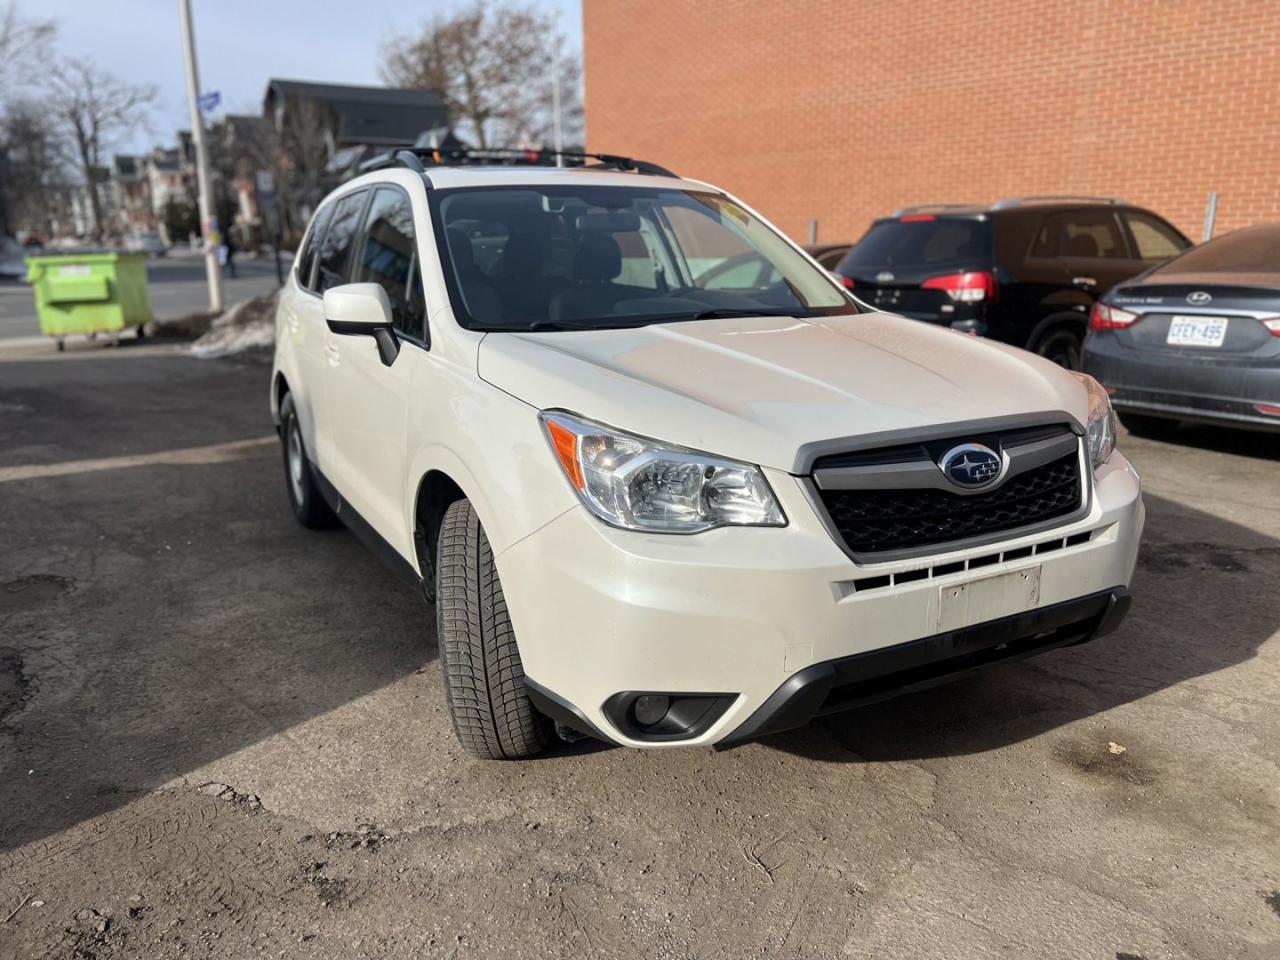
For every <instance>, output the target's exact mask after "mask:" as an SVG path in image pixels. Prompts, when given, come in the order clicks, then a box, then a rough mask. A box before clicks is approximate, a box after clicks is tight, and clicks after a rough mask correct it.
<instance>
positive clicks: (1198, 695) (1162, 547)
mask: <svg viewBox="0 0 1280 960" xmlns="http://www.w3.org/2000/svg"><path fill="white" fill-rule="evenodd" d="M268 376H269V364H268V362H267V360H266V358H265V357H263V356H261V355H243V356H241V357H239V358H233V359H226V360H214V361H200V360H194V359H191V358H189V357H187V356H185V355H183V354H182V353H181V352H180V350H179V348H177V347H176V346H172V345H164V344H142V345H132V344H129V345H125V346H122V347H120V348H119V349H116V350H104V349H102V348H98V347H93V348H77V349H71V350H69V352H68V353H67V354H65V355H63V356H60V357H55V356H54V355H53V354H52V353H51V352H49V351H47V350H44V349H43V347H41V348H36V347H24V348H10V349H8V350H6V351H4V352H0V507H2V509H0V545H2V546H3V549H0V921H4V918H5V917H6V916H8V915H9V913H10V911H11V910H14V909H15V908H18V909H17V912H16V913H15V914H14V915H13V916H12V919H10V920H9V921H7V922H0V957H3V958H9V957H33V958H34V957H41V958H43V957H50V958H67V960H70V958H79V960H86V958H90V957H92V958H99V960H105V958H115V957H147V958H163V957H257V956H263V957H298V958H304V957H305V958H328V957H334V958H338V957H344V958H345V957H370V958H374V957H377V958H382V957H414V958H437V957H438V958H441V960H449V958H457V960H462V958H466V957H513V958H514V957H521V958H542V957H575V958H579V957H587V958H594V957H600V958H613V957H660V958H671V960H680V958H726V960H727V958H740V957H746V956H753V957H787V958H796V957H847V958H867V960H871V958H875V960H881V958H886V957H894V958H895V960H911V958H922V960H923V958H929V960H940V958H987V957H1009V958H1028V957H1035V958H1055V960H1056V958H1062V960H1082V958H1099V960H1113V958H1114V960H1135V958H1141V960H1163V958H1179V960H1181V958H1204V960H1224V958H1232V960H1234V958H1242V960H1254V958H1256V960H1274V958H1275V957H1277V956H1280V768H1278V765H1277V758H1278V755H1280V748H1278V746H1277V744H1280V709H1278V708H1280V632H1278V631H1280V591H1277V590H1276V584H1277V582H1280V496H1277V494H1280V438H1276V437H1265V436H1261V435H1257V434H1239V433H1231V432H1221V431H1213V430H1207V429H1199V428H1197V429H1194V430H1184V431H1183V432H1182V434H1181V435H1180V436H1179V437H1178V438H1177V441H1176V442H1173V443H1155V442H1149V441H1141V440H1137V439H1134V438H1130V437H1127V436H1122V438H1121V443H1122V445H1123V448H1124V450H1125V451H1126V453H1127V454H1128V455H1129V456H1130V458H1131V459H1132V460H1133V461H1134V462H1135V463H1136V464H1137V466H1138V468H1139V469H1140V470H1141V471H1142V472H1143V476H1144V480H1145V483H1146V488H1147V504H1148V511H1149V512H1148V527H1147V533H1146V538H1145V541H1146V542H1145V544H1144V550H1143V554H1142V558H1141V560H1140V564H1139V569H1138V572H1137V576H1136V579H1135V583H1134V586H1133V591H1134V596H1135V605H1134V609H1133V612H1132V614H1131V616H1130V618H1129V620H1128V621H1127V622H1126V623H1125V624H1124V626H1123V627H1122V628H1121V629H1120V630H1119V631H1118V632H1117V633H1115V634H1113V635H1111V636H1109V637H1106V638H1104V639H1102V640H1100V641H1098V642H1097V643H1096V644H1092V645H1088V646H1084V647H1078V648H1075V649H1067V650H1061V651H1055V652H1052V653H1050V654H1047V655H1045V656H1042V657H1039V658H1036V659H1033V660H1030V661H1027V662H1024V663H1021V664H1015V665H1009V666H1005V667H1002V668H998V669H996V670H993V671H989V672H987V673H986V674H984V675H981V676H978V677H976V678H972V679H969V680H966V681H963V682H960V683H956V684H953V685H950V686H947V687H942V688H939V689H937V690H933V691H928V692H925V693H922V694H917V695H913V696H910V697H904V698H901V699H898V700H895V701H891V702H888V703H884V704H879V705H875V706H872V707H868V708H864V709H862V710H860V711H857V712H854V713H850V714H846V715H843V716H839V717H835V718H830V719H828V720H825V721H821V722H819V723H817V724H815V725H813V726H811V727H809V728H807V729H804V730H800V731H796V732H793V733H789V734H785V735H781V736H775V737H772V738H770V739H768V740H766V741H764V742H762V743H754V744H749V745H746V746H743V747H740V748H737V749H733V750H729V751H725V752H721V753H716V752H712V751H708V750H691V751H667V752H657V753H642V752H631V751H626V750H621V749H606V748H603V747H600V746H598V745H593V744H590V743H584V744H576V745H573V746H571V747H565V748H563V749H560V750H558V751H557V752H555V753H553V754H551V755H550V756H548V757H547V758H545V759H541V760H538V761H534V762H527V763H521V764H513V763H481V762H478V761H473V760H470V759H467V758H465V757H464V756H463V755H462V754H461V753H460V751H459V749H458V748H457V746H456V744H455V743H454V740H453V735H452V732H451V730H450V728H449V723H448V719H447V716H446V714H445V709H444V700H443V695H442V692H441V689H440V683H439V677H438V670H439V666H438V662H437V658H436V650H435V640H434V627H433V623H432V618H431V616H430V611H429V608H427V607H426V605H425V603H424V602H423V601H422V599H421V598H419V597H418V596H416V595H415V594H414V593H413V592H412V591H410V590H408V589H406V588H405V587H403V586H401V585H400V584H399V583H398V582H397V581H396V580H395V579H394V578H393V577H392V576H391V575H390V574H388V573H387V572H386V571H384V570H383V568H382V567H380V565H379V564H378V561H377V560H376V559H375V558H374V557H373V556H372V555H370V554H369V553H368V552H367V551H365V550H364V549H363V548H362V547H361V546H360V545H359V544H358V543H357V542H356V541H355V540H354V538H353V537H351V536H350V535H349V534H347V533H346V532H345V531H341V530H339V531H333V532H324V533H314V532H309V531H305V530H303V529H301V528H300V527H298V526H297V525H296V524H295V523H294V521H293V519H292V517H291V516H290V514H289V510H288V505H287V501H286V498H285V490H284V483H283V478H282V475H281V468H280V463H279V455H278V452H277V449H276V448H275V446H274V445H272V444H270V443H252V442H250V443H244V442H242V441H254V440H258V439H260V438H263V437H267V436H269V435H270V433H271V423H270V418H269V414H268V411H267V403H266V394H267V381H268ZM193 451H196V452H195V453H193ZM210 451H213V452H210ZM17 467H22V468H23V469H22V470H14V469H12V468H17ZM34 467H47V468H48V469H31V468H34ZM55 468H56V469H55ZM1113 744H1114V745H1116V747H1123V750H1117V749H1116V748H1115V747H1112V745H1113Z"/></svg>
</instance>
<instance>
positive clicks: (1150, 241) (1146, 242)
mask: <svg viewBox="0 0 1280 960" xmlns="http://www.w3.org/2000/svg"><path fill="white" fill-rule="evenodd" d="M1124 219H1125V222H1126V223H1127V224H1128V225H1129V233H1131V234H1132V235H1133V242H1134V245H1135V246H1136V247H1137V248H1138V257H1139V258H1140V259H1142V260H1152V261H1159V260H1168V259H1169V258H1170V257H1172V256H1176V255H1177V254H1179V253H1181V252H1182V251H1183V250H1185V249H1186V248H1187V242H1186V241H1185V240H1184V239H1183V238H1182V237H1181V236H1180V235H1179V234H1178V232H1177V231H1176V230H1174V229H1173V227H1171V226H1169V225H1168V224H1167V223H1165V222H1164V221H1162V220H1157V219H1156V218H1155V217H1149V216H1147V215H1146V214H1143V213H1126V214H1125V215H1124Z"/></svg>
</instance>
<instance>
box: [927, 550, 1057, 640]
mask: <svg viewBox="0 0 1280 960" xmlns="http://www.w3.org/2000/svg"><path fill="white" fill-rule="evenodd" d="M1039 602H1040V567H1039V566H1034V567H1024V568H1023V569H1021V570H1015V571H1013V572H1012V573H1002V574H998V575H997V576H994V577H985V578H983V579H982V580H970V581H969V582H968V583H957V584H955V585H953V586H948V587H941V588H939V590H938V632H939V633H944V632H946V631H948V630H959V629H960V628H962V627H970V626H973V625H974V624H975V623H984V622H986V621H987V620H996V619H998V618H999V617H1007V616H1010V615H1012V614H1015V613H1022V612H1023V611H1024V610H1030V609H1032V608H1033V607H1035V606H1036V605H1037V604H1038V603H1039Z"/></svg>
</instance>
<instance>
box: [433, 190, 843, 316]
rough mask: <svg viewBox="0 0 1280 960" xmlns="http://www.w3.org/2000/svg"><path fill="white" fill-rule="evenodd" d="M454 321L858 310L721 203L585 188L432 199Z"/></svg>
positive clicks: (768, 233) (741, 213) (782, 245)
mask: <svg viewBox="0 0 1280 960" xmlns="http://www.w3.org/2000/svg"><path fill="white" fill-rule="evenodd" d="M431 203H432V212H433V214H434V220H435V227H436V239H437V243H438V244H439V247H440V249H441V262H442V266H443V267H444V272H445V279H446V281H447V283H448V285H449V292H450V296H451V298H452V300H453V305H454V312H455V314H456V316H457V318H458V322H459V323H461V324H462V325H463V326H465V327H469V328H471V329H476V330H531V329H535V330H536V329H545V330H551V329H600V328H607V327H624V326H635V325H639V324H644V323H657V322H664V321H672V322H674V321H678V320H693V319H706V318H710V317H716V316H744V315H745V316H750V315H757V314H765V315H772V314H777V315H779V316H782V315H785V316H810V315H816V314H820V313H822V314H834V313H848V312H851V311H853V310H854V309H855V308H854V307H853V305H852V303H851V302H850V301H849V299H848V298H847V297H846V296H845V295H844V293H843V292H842V291H841V290H840V289H839V288H838V287H836V285H835V284H834V283H833V282H832V281H831V279H830V278H829V277H828V276H827V275H826V274H825V273H824V272H823V271H821V270H819V269H817V268H816V267H814V266H813V264H812V263H810V262H809V261H808V260H807V259H806V258H805V257H804V256H802V255H801V254H800V253H798V252H796V250H795V249H793V248H792V247H791V245H790V244H788V243H787V242H786V241H785V240H783V239H782V238H781V237H780V236H778V235H777V234H776V233H774V231H773V230H771V229H770V228H768V227H766V226H765V225H764V224H763V223H761V222H760V221H759V220H757V219H756V218H754V217H752V216H751V215H750V214H748V213H747V212H746V211H745V210H743V209H742V208H741V207H739V206H737V205H736V204H735V203H733V202H732V201H731V200H729V199H727V198H726V197H723V196H720V195H718V194H713V193H702V192H696V191H684V190H666V189H644V188H630V187H593V186H590V185H587V184H579V185H573V186H547V187H532V186H530V187H520V188H508V187H469V188H457V189H451V190H438V191H432V193H431Z"/></svg>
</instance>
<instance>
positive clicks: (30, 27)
mask: <svg viewBox="0 0 1280 960" xmlns="http://www.w3.org/2000/svg"><path fill="white" fill-rule="evenodd" d="M55 32H56V26H55V24H54V22H53V21H52V20H30V19H27V18H26V17H24V16H23V15H22V10H21V9H20V8H19V6H18V4H17V3H16V2H12V3H10V2H5V3H0V98H4V97H6V96H7V95H8V94H10V93H11V92H12V89H11V85H12V84H16V83H17V81H18V80H19V79H20V78H21V75H22V71H23V70H24V69H26V68H27V67H28V66H30V65H32V64H35V63H39V62H40V61H41V60H43V59H44V54H45V53H47V51H48V48H49V44H50V43H51V42H52V40H53V36H54V33H55Z"/></svg>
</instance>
